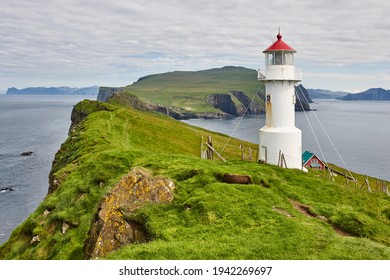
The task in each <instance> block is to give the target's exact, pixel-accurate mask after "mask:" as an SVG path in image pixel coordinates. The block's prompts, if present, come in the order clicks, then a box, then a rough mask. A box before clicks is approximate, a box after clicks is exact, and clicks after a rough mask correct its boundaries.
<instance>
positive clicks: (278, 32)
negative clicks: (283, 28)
mask: <svg viewBox="0 0 390 280" xmlns="http://www.w3.org/2000/svg"><path fill="white" fill-rule="evenodd" d="M278 34H280V26H279V27H278Z"/></svg>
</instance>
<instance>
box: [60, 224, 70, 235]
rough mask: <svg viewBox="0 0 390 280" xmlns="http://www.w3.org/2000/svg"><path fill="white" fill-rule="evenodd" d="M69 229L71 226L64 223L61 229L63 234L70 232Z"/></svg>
mask: <svg viewBox="0 0 390 280" xmlns="http://www.w3.org/2000/svg"><path fill="white" fill-rule="evenodd" d="M68 228H69V225H68V224H67V223H65V222H63V223H62V228H61V232H62V234H65V233H66V231H67V230H68Z"/></svg>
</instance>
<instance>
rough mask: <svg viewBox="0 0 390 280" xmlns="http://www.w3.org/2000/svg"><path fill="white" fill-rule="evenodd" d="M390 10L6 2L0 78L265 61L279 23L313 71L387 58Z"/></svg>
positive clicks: (119, 77) (93, 75)
mask: <svg viewBox="0 0 390 280" xmlns="http://www.w3.org/2000/svg"><path fill="white" fill-rule="evenodd" d="M389 10H390V2H388V1H380V0H371V1H368V0H355V1H342V0H338V1H336V0H331V1H330V0H323V1H312V0H298V1H290V0H289V1H287V0H275V1H261V0H257V1H255V0H236V1H233V0H225V1H206V0H200V1H188V2H187V1H178V0H176V1H170V0H165V1H163V0H159V1H157V0H155V1H152V0H151V1H143V0H131V1H128V0H116V1H104V0H85V1H80V0H68V1H64V0H34V1H30V0H18V1H14V0H3V1H2V3H1V4H0V18H1V19H2V25H1V26H0V45H1V50H0V72H2V73H4V75H3V76H2V78H1V80H0V82H1V83H2V84H3V85H6V86H9V87H10V86H19V87H22V86H29V85H30V84H26V83H32V82H35V83H42V84H43V83H46V84H50V85H51V84H53V83H55V82H57V83H62V84H65V83H67V84H69V85H71V86H73V85H75V84H74V83H83V81H84V85H86V84H85V83H90V82H91V81H94V84H104V85H123V84H128V83H131V82H132V81H134V80H136V79H137V78H138V77H139V76H142V75H146V74H149V73H159V72H165V71H171V70H184V69H185V70H197V69H206V68H208V67H219V66H224V65H242V66H251V67H253V68H258V67H263V65H262V63H263V54H262V51H263V50H264V49H265V48H266V47H268V45H270V44H271V43H272V41H274V40H275V39H276V38H275V36H276V32H277V28H278V27H279V26H280V27H281V31H282V33H283V35H284V39H285V40H286V42H287V43H289V44H290V45H292V46H293V47H294V48H295V49H297V50H298V53H297V62H299V61H301V62H304V63H307V64H310V65H311V66H312V67H318V71H319V72H320V71H321V69H322V67H325V68H326V67H329V66H338V67H346V66H348V65H349V64H351V63H353V64H355V63H361V64H364V63H373V62H390V56H389V53H388V47H387V44H386V43H385V41H386V39H387V38H388V37H389V35H390V34H389V33H390V31H389V27H390V18H389V17H388V15H387V11H389ZM153 53H154V54H157V53H158V54H160V55H159V56H156V55H155V56H153V55H151V54H153ZM256 64H257V65H258V67H256ZM304 70H305V69H304ZM29 77H30V78H29ZM31 77H32V78H31ZM308 77H310V75H309V76H308ZM334 78H335V77H334ZM339 78H340V79H345V80H348V77H339ZM33 79H34V80H33ZM23 81H26V82H23Z"/></svg>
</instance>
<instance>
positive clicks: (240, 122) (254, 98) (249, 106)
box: [220, 83, 263, 154]
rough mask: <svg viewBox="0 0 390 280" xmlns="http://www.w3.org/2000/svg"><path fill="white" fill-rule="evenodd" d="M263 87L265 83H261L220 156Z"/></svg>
mask: <svg viewBox="0 0 390 280" xmlns="http://www.w3.org/2000/svg"><path fill="white" fill-rule="evenodd" d="M262 85H263V83H260V86H259V87H258V89H257V90H256V91H255V93H254V94H253V96H252V99H251V102H250V103H249V105H248V106H247V107H246V108H245V111H244V114H243V115H242V116H241V117H240V119H239V121H238V123H237V124H236V126H235V127H234V129H233V132H232V133H231V134H230V136H229V138H228V140H227V141H226V143H225V145H224V146H223V148H222V150H221V152H220V154H222V153H223V151H224V150H225V148H226V145H227V144H228V143H229V141H230V139H231V138H232V137H233V135H234V133H235V132H236V130H237V128H238V126H239V125H240V123H241V121H242V119H243V118H244V117H245V115H246V113H247V112H248V109H249V107H250V106H251V105H252V102H253V100H255V97H256V95H257V93H258V92H259V91H260V88H261V87H262Z"/></svg>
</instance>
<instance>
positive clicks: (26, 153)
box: [20, 151, 33, 157]
mask: <svg viewBox="0 0 390 280" xmlns="http://www.w3.org/2000/svg"><path fill="white" fill-rule="evenodd" d="M32 154H33V152H31V151H28V152H23V153H21V154H20V155H21V156H23V157H29V156H31V155H32Z"/></svg>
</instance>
